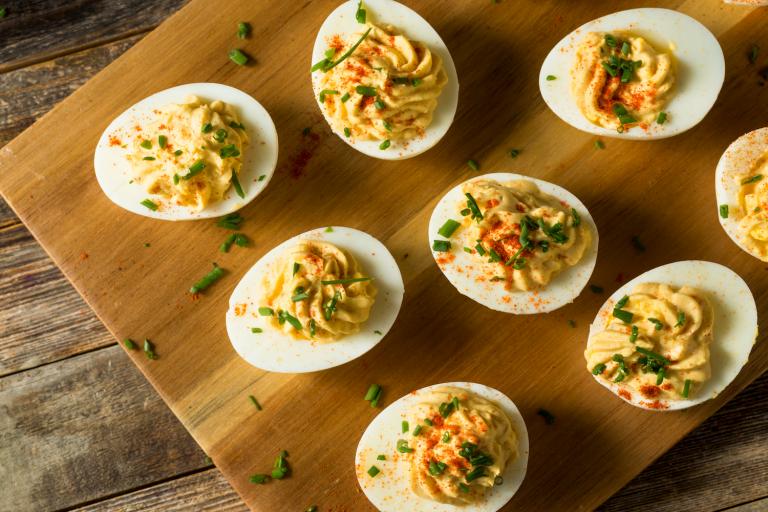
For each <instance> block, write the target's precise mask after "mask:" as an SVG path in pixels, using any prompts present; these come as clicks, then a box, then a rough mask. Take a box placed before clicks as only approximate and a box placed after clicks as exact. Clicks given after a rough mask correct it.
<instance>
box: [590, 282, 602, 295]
mask: <svg viewBox="0 0 768 512" xmlns="http://www.w3.org/2000/svg"><path fill="white" fill-rule="evenodd" d="M589 289H590V290H591V291H592V293H603V291H604V290H603V287H602V286H598V285H596V284H591V285H589Z"/></svg>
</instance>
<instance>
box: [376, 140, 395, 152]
mask: <svg viewBox="0 0 768 512" xmlns="http://www.w3.org/2000/svg"><path fill="white" fill-rule="evenodd" d="M391 144H392V143H391V142H390V141H389V139H387V140H385V141H383V142H382V143H381V144H379V149H381V150H384V149H389V146H390V145H391Z"/></svg>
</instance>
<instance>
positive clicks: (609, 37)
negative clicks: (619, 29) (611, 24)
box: [605, 34, 618, 48]
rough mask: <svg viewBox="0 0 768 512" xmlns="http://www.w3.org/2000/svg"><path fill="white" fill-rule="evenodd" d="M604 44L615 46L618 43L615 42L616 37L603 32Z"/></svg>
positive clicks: (610, 46)
mask: <svg viewBox="0 0 768 512" xmlns="http://www.w3.org/2000/svg"><path fill="white" fill-rule="evenodd" d="M605 44H606V45H607V46H608V47H609V48H616V45H617V44H618V43H617V42H616V38H615V37H614V36H613V35H612V34H605Z"/></svg>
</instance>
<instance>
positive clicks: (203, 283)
mask: <svg viewBox="0 0 768 512" xmlns="http://www.w3.org/2000/svg"><path fill="white" fill-rule="evenodd" d="M223 275H224V270H223V269H222V268H221V267H219V266H216V265H214V266H213V270H211V271H210V272H208V273H207V274H205V275H204V276H203V278H202V279H200V280H199V281H198V282H196V283H195V284H193V285H192V287H191V288H190V289H189V293H192V294H195V293H199V292H201V291H203V290H205V289H206V288H208V287H209V286H211V285H212V284H213V283H215V282H216V281H218V280H219V279H221V277H222V276H223Z"/></svg>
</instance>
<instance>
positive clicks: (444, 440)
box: [441, 430, 451, 443]
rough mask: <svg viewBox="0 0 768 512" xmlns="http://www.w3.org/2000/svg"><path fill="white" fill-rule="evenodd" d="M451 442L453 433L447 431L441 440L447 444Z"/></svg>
mask: <svg viewBox="0 0 768 512" xmlns="http://www.w3.org/2000/svg"><path fill="white" fill-rule="evenodd" d="M450 440H451V433H450V432H448V431H447V430H446V431H444V432H443V437H442V439H441V441H442V442H444V443H447V442H449V441H450Z"/></svg>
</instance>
